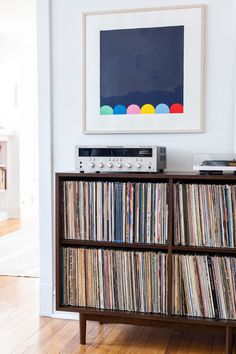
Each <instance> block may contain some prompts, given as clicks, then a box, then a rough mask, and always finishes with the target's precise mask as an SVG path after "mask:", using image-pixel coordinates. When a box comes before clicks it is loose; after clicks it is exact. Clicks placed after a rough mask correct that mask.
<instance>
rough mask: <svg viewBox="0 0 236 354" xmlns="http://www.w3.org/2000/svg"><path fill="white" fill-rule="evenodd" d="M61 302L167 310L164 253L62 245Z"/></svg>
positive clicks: (128, 309)
mask: <svg viewBox="0 0 236 354" xmlns="http://www.w3.org/2000/svg"><path fill="white" fill-rule="evenodd" d="M61 261H62V262H61V264H62V299H61V302H62V304H63V305H72V306H82V307H92V308H99V309H109V310H122V311H132V312H133V311H136V312H147V313H162V314H166V313H167V279H168V277H167V255H166V254H164V253H161V252H159V253H155V252H134V251H129V252H128V251H127V252H126V251H114V250H110V249H109V250H104V249H85V248H69V247H68V248H62V250H61Z"/></svg>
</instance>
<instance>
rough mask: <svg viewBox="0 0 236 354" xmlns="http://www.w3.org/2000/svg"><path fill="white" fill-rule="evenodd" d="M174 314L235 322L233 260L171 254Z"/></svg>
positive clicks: (235, 277)
mask: <svg viewBox="0 0 236 354" xmlns="http://www.w3.org/2000/svg"><path fill="white" fill-rule="evenodd" d="M172 303H173V313H174V314H176V315H187V316H199V317H210V318H216V319H233V320H235V319H236V258H233V257H217V256H213V257H211V256H207V255H204V256H195V255H193V256H191V255H179V254H175V255H173V300H172Z"/></svg>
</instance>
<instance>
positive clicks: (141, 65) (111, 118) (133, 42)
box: [82, 5, 205, 134]
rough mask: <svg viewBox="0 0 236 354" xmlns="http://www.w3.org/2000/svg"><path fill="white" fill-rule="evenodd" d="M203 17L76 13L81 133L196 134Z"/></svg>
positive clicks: (172, 12)
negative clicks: (80, 41) (80, 55)
mask: <svg viewBox="0 0 236 354" xmlns="http://www.w3.org/2000/svg"><path fill="white" fill-rule="evenodd" d="M204 13H205V5H192V6H177V7H160V8H147V9H130V10H116V11H105V12H88V13H83V15H82V16H83V69H82V71H83V89H82V92H83V108H82V111H83V112H82V130H83V133H84V134H131V133H134V134H140V133H141V134H142V133H144V134H146V133H155V134H156V133H201V132H203V130H204V124H203V111H204V109H203V98H204V97H203V96H204ZM140 43H141V45H139V44H140ZM155 43H157V45H156V44H155ZM139 46H140V47H141V48H139ZM122 48H123V49H122ZM162 52H163V53H162Z"/></svg>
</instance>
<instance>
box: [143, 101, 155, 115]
mask: <svg viewBox="0 0 236 354" xmlns="http://www.w3.org/2000/svg"><path fill="white" fill-rule="evenodd" d="M140 113H141V114H155V113H156V111H155V108H154V107H153V106H152V105H151V104H149V103H147V104H144V105H143V106H142V108H141V111H140Z"/></svg>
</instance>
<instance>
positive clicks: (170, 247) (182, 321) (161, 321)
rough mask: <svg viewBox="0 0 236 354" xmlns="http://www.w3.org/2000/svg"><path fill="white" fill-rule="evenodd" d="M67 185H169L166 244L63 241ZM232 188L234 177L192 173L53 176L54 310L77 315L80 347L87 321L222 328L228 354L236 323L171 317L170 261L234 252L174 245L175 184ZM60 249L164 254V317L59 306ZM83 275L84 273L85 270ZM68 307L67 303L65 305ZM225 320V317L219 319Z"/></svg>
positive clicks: (225, 249) (60, 304)
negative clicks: (131, 183) (92, 182)
mask: <svg viewBox="0 0 236 354" xmlns="http://www.w3.org/2000/svg"><path fill="white" fill-rule="evenodd" d="M67 181H87V182H91V181H95V182H100V181H102V182H116V181H118V182H140V183H142V182H145V183H146V182H150V183H163V182H164V183H166V184H167V185H168V199H167V200H168V242H167V244H153V243H120V242H110V241H92V240H76V239H64V238H63V230H64V225H63V217H64V211H63V205H64V204H63V203H64V195H63V183H64V182H67ZM175 183H184V184H194V183H196V184H203V185H204V184H219V185H220V184H235V185H236V176H234V175H220V176H207V175H203V176H201V175H198V174H195V173H177V172H175V173H172V174H171V173H164V174H156V173H153V174H148V173H124V174H123V173H100V174H91V173H90V174H86V173H83V174H82V173H80V174H79V173H57V174H56V309H57V310H59V311H71V312H79V313H80V329H81V333H82V334H81V343H82V344H85V330H86V320H93V321H100V322H105V323H106V322H111V323H127V324H137V325H147V326H182V327H184V326H185V327H189V326H190V325H191V326H198V327H199V326H206V327H214V328H216V327H219V328H223V329H224V330H225V331H226V332H225V333H226V348H227V349H226V352H227V354H229V353H231V349H232V347H231V344H230V343H231V339H232V338H231V337H232V330H233V328H235V327H236V320H225V319H214V318H213V319H211V318H203V317H190V316H185V315H184V316H183V315H181V316H180V315H178V316H177V315H173V314H172V308H173V306H172V305H174V304H172V301H173V298H172V294H173V269H172V268H173V259H174V258H175V257H176V256H177V254H180V256H181V255H182V254H183V255H187V254H190V255H191V253H192V254H196V255H197V256H198V255H199V256H201V255H202V254H204V255H209V256H211V257H212V256H214V255H222V256H235V255H236V248H229V247H207V246H189V245H188V246H183V245H174V239H173V238H174V230H175V229H174V227H175V225H174V200H173V195H174V184H175ZM72 234H73V233H72ZM62 247H63V248H67V247H68V248H72V249H73V248H96V249H103V248H104V249H109V248H110V249H114V250H117V251H118V250H122V249H124V250H128V251H130V252H131V251H136V250H137V251H142V250H143V251H146V252H148V251H150V252H151V251H155V252H158V251H161V252H164V253H166V254H165V256H166V260H167V264H168V276H167V278H166V282H165V284H167V309H168V311H167V315H162V314H156V313H143V312H142V313H141V312H127V311H121V310H103V309H97V308H91V307H90V308H88V307H76V306H69V305H68V306H67V305H63V304H62V303H61V299H62V296H61V295H62V293H61V291H62V283H61V282H62V279H63V274H62V267H61V265H62V264H61V255H62V253H61V250H62ZM84 271H85V272H86V269H85V268H84ZM65 303H68V302H65ZM222 317H224V316H222Z"/></svg>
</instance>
